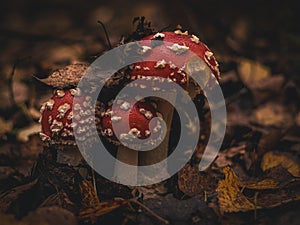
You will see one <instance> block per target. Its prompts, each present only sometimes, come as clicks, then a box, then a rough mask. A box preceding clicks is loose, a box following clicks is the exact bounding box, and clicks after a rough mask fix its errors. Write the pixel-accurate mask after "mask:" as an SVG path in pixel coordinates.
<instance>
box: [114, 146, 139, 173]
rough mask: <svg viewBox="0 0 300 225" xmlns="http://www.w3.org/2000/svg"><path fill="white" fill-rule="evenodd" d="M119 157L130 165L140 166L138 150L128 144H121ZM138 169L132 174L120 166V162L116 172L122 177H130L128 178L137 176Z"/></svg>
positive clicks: (118, 152)
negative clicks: (127, 145) (128, 146)
mask: <svg viewBox="0 0 300 225" xmlns="http://www.w3.org/2000/svg"><path fill="white" fill-rule="evenodd" d="M117 159H118V160H119V161H121V162H123V163H126V164H128V165H133V166H138V151H136V150H133V149H130V148H127V147H126V146H123V145H121V146H119V147H118V151H117ZM137 172H138V170H137V169H136V171H134V173H135V174H130V173H128V171H126V170H124V169H123V167H122V168H120V167H118V164H116V166H115V171H114V173H115V174H118V176H122V177H128V179H133V178H137Z"/></svg>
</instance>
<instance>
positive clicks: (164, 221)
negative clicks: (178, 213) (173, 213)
mask: <svg viewBox="0 0 300 225" xmlns="http://www.w3.org/2000/svg"><path fill="white" fill-rule="evenodd" d="M129 201H130V202H132V203H135V204H137V205H139V206H140V207H142V208H143V209H145V210H146V211H147V212H148V213H149V214H151V215H152V216H153V217H155V218H156V219H158V220H160V221H162V222H163V223H164V224H169V221H168V220H166V219H164V218H162V217H160V216H159V215H157V214H156V213H155V212H153V211H152V210H151V209H149V208H148V207H147V206H145V205H144V204H142V203H140V202H139V201H137V200H136V199H130V200H129Z"/></svg>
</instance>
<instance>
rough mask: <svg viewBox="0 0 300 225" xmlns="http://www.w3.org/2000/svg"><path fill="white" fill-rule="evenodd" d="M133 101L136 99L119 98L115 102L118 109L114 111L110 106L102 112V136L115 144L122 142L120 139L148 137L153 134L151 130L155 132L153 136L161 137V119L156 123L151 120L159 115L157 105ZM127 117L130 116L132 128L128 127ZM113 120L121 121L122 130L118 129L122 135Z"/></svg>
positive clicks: (130, 139) (126, 140)
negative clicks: (113, 124) (116, 131)
mask: <svg viewBox="0 0 300 225" xmlns="http://www.w3.org/2000/svg"><path fill="white" fill-rule="evenodd" d="M133 103H134V101H130V102H128V101H123V100H118V101H117V102H116V103H115V104H116V110H114V111H112V106H109V107H108V108H107V109H106V110H105V111H104V112H102V115H101V125H100V127H101V128H100V129H101V130H100V132H101V134H102V136H104V137H106V138H107V139H108V140H109V141H111V142H113V143H115V144H120V142H119V141H118V139H120V140H122V141H125V142H128V141H129V142H130V141H132V140H133V139H134V138H139V139H146V138H148V137H149V136H150V135H151V131H153V133H154V135H153V136H151V138H152V137H154V139H155V138H158V137H159V134H160V131H161V130H160V129H161V126H160V123H159V121H158V122H157V123H156V124H152V123H151V124H150V120H151V119H152V118H154V117H157V116H158V115H159V113H158V112H157V110H156V109H155V107H154V106H153V105H151V103H148V102H141V101H139V102H136V103H135V104H133ZM131 107H132V108H131ZM127 118H129V127H130V130H128V129H127V128H128V125H127V124H128V121H127ZM112 121H116V122H118V123H120V124H119V125H120V126H119V127H120V130H119V131H118V132H119V133H120V136H119V137H118V138H117V137H116V134H115V132H114V130H113V127H112ZM152 139H153V138H152Z"/></svg>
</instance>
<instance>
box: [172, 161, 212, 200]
mask: <svg viewBox="0 0 300 225" xmlns="http://www.w3.org/2000/svg"><path fill="white" fill-rule="evenodd" d="M216 186H217V184H216V180H215V179H214V178H213V177H211V176H210V175H209V174H206V173H203V172H202V173H200V172H199V168H198V167H192V166H190V165H188V164H187V165H185V166H184V167H183V168H182V169H181V170H180V171H179V172H178V187H179V189H180V190H181V191H182V192H183V193H185V194H186V195H189V196H195V195H197V194H203V193H204V192H211V191H213V190H215V188H216Z"/></svg>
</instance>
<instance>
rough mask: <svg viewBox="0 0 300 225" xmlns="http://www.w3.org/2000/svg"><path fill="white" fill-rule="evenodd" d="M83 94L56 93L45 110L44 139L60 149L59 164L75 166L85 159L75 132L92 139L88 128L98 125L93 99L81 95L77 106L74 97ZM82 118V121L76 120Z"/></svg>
mask: <svg viewBox="0 0 300 225" xmlns="http://www.w3.org/2000/svg"><path fill="white" fill-rule="evenodd" d="M77 95H80V91H79V90H78V89H68V90H61V89H58V90H55V93H54V95H53V96H52V98H50V99H49V100H48V101H47V102H45V103H44V104H43V105H42V107H41V110H40V111H41V114H42V116H41V119H40V122H41V126H42V131H41V133H40V136H41V139H42V141H43V143H44V144H45V145H46V146H54V147H55V149H56V150H57V161H58V162H60V163H66V164H71V165H76V164H79V163H80V162H81V160H82V156H81V154H80V152H79V150H78V149H77V147H76V141H75V137H74V132H77V133H82V136H81V137H82V139H83V140H84V139H85V138H86V137H87V136H88V132H87V131H88V126H90V125H91V124H92V123H93V122H94V120H95V119H94V115H93V114H92V111H91V106H90V102H89V98H88V97H85V96H79V98H80V103H81V104H77V105H74V112H75V113H76V114H75V115H73V111H72V108H73V99H74V96H77ZM74 117H78V118H74Z"/></svg>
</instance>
